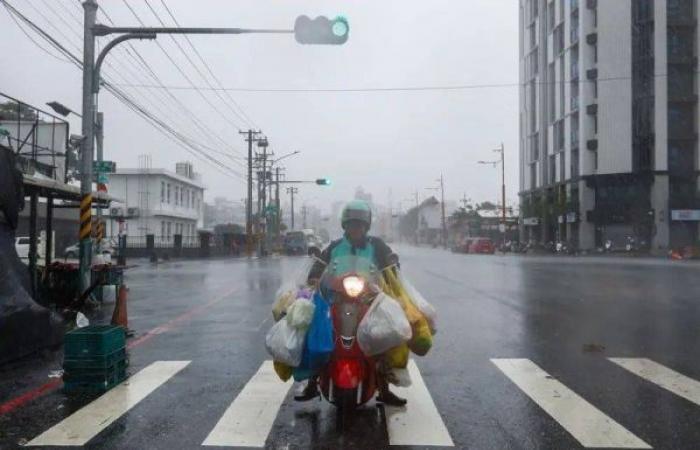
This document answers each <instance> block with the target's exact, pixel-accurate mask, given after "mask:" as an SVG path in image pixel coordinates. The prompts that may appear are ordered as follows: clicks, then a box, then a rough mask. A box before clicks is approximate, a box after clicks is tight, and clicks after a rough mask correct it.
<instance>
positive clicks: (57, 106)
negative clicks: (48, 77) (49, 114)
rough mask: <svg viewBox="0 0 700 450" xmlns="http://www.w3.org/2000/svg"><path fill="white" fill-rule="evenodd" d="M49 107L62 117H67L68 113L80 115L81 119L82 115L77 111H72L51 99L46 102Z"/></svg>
mask: <svg viewBox="0 0 700 450" xmlns="http://www.w3.org/2000/svg"><path fill="white" fill-rule="evenodd" d="M46 105H48V106H49V107H50V108H51V109H53V110H54V111H55V112H56V113H57V114H60V115H62V116H63V117H68V115H69V114H75V115H76V116H78V117H80V118H81V119H82V118H83V116H82V115H80V114H78V113H77V112H75V111H73V110H72V109H70V108H69V107H67V106H66V105H64V104H63V103H60V102H57V101H53V102H48V103H46Z"/></svg>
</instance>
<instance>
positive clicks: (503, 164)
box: [477, 144, 506, 249]
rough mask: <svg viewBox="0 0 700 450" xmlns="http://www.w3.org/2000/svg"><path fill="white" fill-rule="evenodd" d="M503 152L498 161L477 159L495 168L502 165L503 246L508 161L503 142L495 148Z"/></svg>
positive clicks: (480, 162) (498, 151) (504, 238)
mask: <svg viewBox="0 0 700 450" xmlns="http://www.w3.org/2000/svg"><path fill="white" fill-rule="evenodd" d="M493 151H494V152H496V153H500V154H501V158H500V160H496V161H477V163H478V164H488V165H491V166H493V167H494V168H495V167H496V166H497V165H498V164H500V165H501V231H502V233H503V248H504V249H505V245H506V163H505V153H506V152H505V146H504V145H503V144H501V147H500V148H496V149H494V150H493Z"/></svg>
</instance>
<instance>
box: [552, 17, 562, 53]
mask: <svg viewBox="0 0 700 450" xmlns="http://www.w3.org/2000/svg"><path fill="white" fill-rule="evenodd" d="M563 51H564V26H563V25H561V24H560V25H559V26H557V27H556V28H555V29H554V55H555V56H557V55H559V53H561V52H563Z"/></svg>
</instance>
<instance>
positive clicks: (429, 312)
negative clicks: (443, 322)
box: [399, 271, 437, 334]
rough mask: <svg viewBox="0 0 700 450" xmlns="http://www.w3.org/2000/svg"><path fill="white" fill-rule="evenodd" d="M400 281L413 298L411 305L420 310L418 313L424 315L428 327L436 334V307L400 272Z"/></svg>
mask: <svg viewBox="0 0 700 450" xmlns="http://www.w3.org/2000/svg"><path fill="white" fill-rule="evenodd" d="M399 281H401V284H402V285H403V288H404V290H405V291H406V293H407V294H408V296H409V297H410V298H411V303H413V305H414V306H415V307H416V308H417V309H418V311H420V312H421V314H423V317H425V320H427V321H428V325H429V326H430V330H431V331H432V332H433V334H435V331H437V311H436V310H435V307H434V306H433V305H431V304H430V303H428V301H427V300H426V299H425V297H423V295H422V294H421V293H420V292H418V289H416V288H415V286H413V284H411V282H410V281H408V278H407V277H406V276H404V274H403V273H402V272H401V271H399Z"/></svg>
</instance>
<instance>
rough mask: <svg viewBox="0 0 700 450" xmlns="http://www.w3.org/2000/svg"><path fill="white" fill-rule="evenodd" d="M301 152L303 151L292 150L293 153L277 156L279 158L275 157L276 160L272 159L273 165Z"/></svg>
mask: <svg viewBox="0 0 700 450" xmlns="http://www.w3.org/2000/svg"><path fill="white" fill-rule="evenodd" d="M299 153H301V150H295V151H293V152H291V153H287V154H286V155H284V156H280V157H279V158H277V159H275V160H274V161H272V165H273V166H274V165H275V164H277V163H278V162H280V161H282V160H283V159H285V158H289V157H292V156H294V155H298V154H299Z"/></svg>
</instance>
